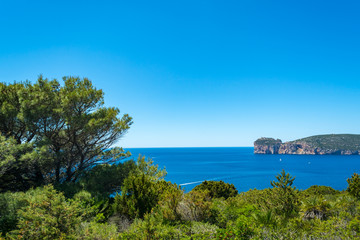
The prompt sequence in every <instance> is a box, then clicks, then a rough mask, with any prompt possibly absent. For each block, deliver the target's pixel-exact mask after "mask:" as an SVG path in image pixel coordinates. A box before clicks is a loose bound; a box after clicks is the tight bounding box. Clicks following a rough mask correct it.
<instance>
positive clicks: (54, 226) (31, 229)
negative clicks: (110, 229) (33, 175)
mask: <svg viewBox="0 0 360 240" xmlns="http://www.w3.org/2000/svg"><path fill="white" fill-rule="evenodd" d="M24 197H25V198H24V200H25V201H26V206H24V207H22V208H20V209H19V210H18V212H17V214H18V223H17V229H16V230H14V231H12V232H11V233H10V235H9V236H14V237H17V238H24V239H60V238H65V237H66V238H73V237H74V236H75V235H74V234H75V230H74V229H75V228H76V227H77V226H78V225H79V224H80V222H81V221H82V217H83V214H84V209H82V208H81V205H80V203H79V202H78V201H76V200H74V201H66V199H65V197H64V195H63V194H62V193H58V192H56V190H54V188H53V187H52V186H45V187H43V188H37V189H35V190H31V191H28V192H27V193H26V194H25V196H24Z"/></svg>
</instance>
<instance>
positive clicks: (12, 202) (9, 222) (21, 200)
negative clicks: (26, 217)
mask: <svg viewBox="0 0 360 240" xmlns="http://www.w3.org/2000/svg"><path fill="white" fill-rule="evenodd" d="M24 195H25V194H24V193H22V192H17V193H10V192H7V193H2V194H0V233H3V234H4V235H5V234H6V233H7V232H9V231H11V230H14V229H15V228H16V224H17V222H18V214H17V211H18V210H19V209H20V208H21V207H23V206H25V205H26V202H25V197H24Z"/></svg>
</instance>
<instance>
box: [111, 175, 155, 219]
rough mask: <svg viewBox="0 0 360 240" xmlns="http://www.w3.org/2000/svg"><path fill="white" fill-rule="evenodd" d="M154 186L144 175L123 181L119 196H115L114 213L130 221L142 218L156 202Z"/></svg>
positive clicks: (130, 177)
mask: <svg viewBox="0 0 360 240" xmlns="http://www.w3.org/2000/svg"><path fill="white" fill-rule="evenodd" d="M155 186H156V184H155V183H154V182H153V181H151V180H150V178H149V177H147V176H146V175H145V174H141V175H139V176H136V175H131V176H129V177H128V178H126V179H125V182H124V186H123V190H122V193H121V195H116V196H115V203H114V208H115V212H118V213H120V214H124V215H126V216H128V217H130V218H132V219H134V218H137V217H139V218H143V217H144V215H145V214H146V213H148V212H150V211H151V209H152V208H153V207H155V206H156V204H157V202H158V191H157V189H156V188H155Z"/></svg>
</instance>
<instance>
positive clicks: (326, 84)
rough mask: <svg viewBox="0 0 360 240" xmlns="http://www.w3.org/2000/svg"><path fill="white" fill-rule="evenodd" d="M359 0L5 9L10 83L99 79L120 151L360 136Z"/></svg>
mask: <svg viewBox="0 0 360 240" xmlns="http://www.w3.org/2000/svg"><path fill="white" fill-rule="evenodd" d="M359 12H360V2H359V1H346V0H345V1H330V0H326V1H307V0H304V1H289V0H284V1H277V0H275V1H256V0H248V1H247V0H245V1H210V0H208V1H202V0H199V1H194V0H192V1H187V0H182V1H168V0H167V1H156V0H154V1H136V0H134V1H106V0H104V1H89V0H88V1H80V0H79V1H66V0H65V1H64V0H62V1H56V0H53V1H36V0H34V1H17V0H13V1H2V2H1V3H0V34H1V37H0V81H2V82H8V83H11V82H14V81H24V80H30V81H36V79H37V77H38V76H39V75H40V74H42V75H43V76H44V77H47V78H49V79H53V78H56V79H61V77H63V76H79V77H87V78H89V79H90V80H92V82H93V84H94V85H95V86H96V88H98V89H102V90H103V91H104V92H105V104H106V106H115V107H118V108H119V109H120V111H121V114H124V113H128V114H129V115H131V116H132V117H133V120H134V124H133V125H132V126H131V128H130V130H129V131H128V133H127V134H126V135H124V136H123V137H122V138H121V139H120V140H119V142H118V143H117V145H118V146H122V147H125V148H131V147H237V146H252V145H253V142H254V141H255V140H256V139H257V138H259V137H274V138H280V139H282V140H283V141H288V140H295V139H298V138H302V137H307V136H311V135H317V134H329V133H354V134H359V133H360V129H359V128H360V125H359V119H360V108H359V105H360V98H359V96H360V94H359V93H360V14H359Z"/></svg>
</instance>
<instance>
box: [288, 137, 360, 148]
mask: <svg viewBox="0 0 360 240" xmlns="http://www.w3.org/2000/svg"><path fill="white" fill-rule="evenodd" d="M296 142H305V143H307V144H309V145H310V146H312V147H315V148H322V149H334V150H336V149H338V150H341V149H343V150H351V151H360V135H358V134H327V135H316V136H311V137H307V138H302V139H298V140H295V141H291V142H290V143H296Z"/></svg>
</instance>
